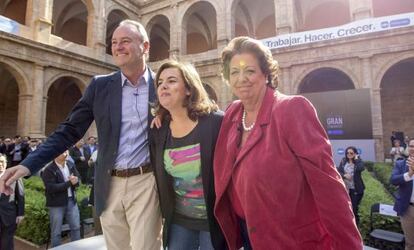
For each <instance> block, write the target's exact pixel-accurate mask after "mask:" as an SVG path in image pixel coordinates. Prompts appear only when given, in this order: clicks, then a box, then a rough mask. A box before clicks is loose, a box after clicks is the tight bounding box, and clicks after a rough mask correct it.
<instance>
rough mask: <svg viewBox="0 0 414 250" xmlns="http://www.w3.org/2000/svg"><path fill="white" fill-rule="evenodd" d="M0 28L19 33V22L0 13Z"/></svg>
mask: <svg viewBox="0 0 414 250" xmlns="http://www.w3.org/2000/svg"><path fill="white" fill-rule="evenodd" d="M0 30H1V31H5V32H7V33H12V34H15V35H17V34H18V33H19V23H18V22H16V21H13V20H11V19H9V18H7V17H4V16H2V15H0Z"/></svg>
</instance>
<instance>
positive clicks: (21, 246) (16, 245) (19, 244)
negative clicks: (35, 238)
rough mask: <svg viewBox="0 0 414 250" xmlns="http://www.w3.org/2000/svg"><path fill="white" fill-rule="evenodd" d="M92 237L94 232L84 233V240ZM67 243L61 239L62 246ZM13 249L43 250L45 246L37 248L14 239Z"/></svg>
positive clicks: (67, 239)
mask: <svg viewBox="0 0 414 250" xmlns="http://www.w3.org/2000/svg"><path fill="white" fill-rule="evenodd" d="M93 236H95V232H94V231H93V230H92V231H89V232H87V233H86V235H85V238H90V237H93ZM68 242H70V238H69V237H65V238H63V239H62V244H65V243H68ZM49 248H50V246H49ZM14 249H16V250H39V249H42V250H43V249H46V245H43V246H40V247H37V246H35V245H34V244H31V243H30V242H25V241H24V240H23V241H22V240H19V239H16V238H14ZM91 249H93V248H91ZM93 250H96V249H93Z"/></svg>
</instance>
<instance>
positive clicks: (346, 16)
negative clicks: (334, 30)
mask: <svg viewBox="0 0 414 250" xmlns="http://www.w3.org/2000/svg"><path fill="white" fill-rule="evenodd" d="M295 6H296V13H297V21H298V25H297V27H298V29H297V30H298V31H305V30H315V29H323V28H328V27H334V26H338V25H342V24H345V23H349V22H350V21H351V14H350V11H349V1H347V0H314V1H307V0H295Z"/></svg>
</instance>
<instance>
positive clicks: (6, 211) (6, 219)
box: [0, 155, 24, 250]
mask: <svg viewBox="0 0 414 250" xmlns="http://www.w3.org/2000/svg"><path fill="white" fill-rule="evenodd" d="M6 165H7V161H6V157H4V156H3V155H0V176H1V175H2V174H3V172H4V170H6ZM13 187H14V193H13V194H12V195H5V194H0V249H2V250H12V249H14V242H13V236H14V233H15V231H16V228H17V225H18V224H19V223H20V222H21V221H22V220H23V218H24V216H23V214H24V193H23V182H22V180H21V179H19V180H17V182H15V183H14V185H13Z"/></svg>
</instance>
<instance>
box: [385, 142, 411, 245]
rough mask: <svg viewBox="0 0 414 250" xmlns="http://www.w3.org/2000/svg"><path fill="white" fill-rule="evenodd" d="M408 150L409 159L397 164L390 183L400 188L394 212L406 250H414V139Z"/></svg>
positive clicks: (398, 161)
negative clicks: (401, 231) (398, 218)
mask: <svg viewBox="0 0 414 250" xmlns="http://www.w3.org/2000/svg"><path fill="white" fill-rule="evenodd" d="M407 148H408V153H409V156H408V159H403V160H397V161H396V162H395V164H394V168H393V170H392V173H391V178H390V183H391V184H393V185H395V186H397V187H398V196H397V198H396V199H395V204H394V210H395V211H396V212H397V214H398V216H400V219H401V227H402V229H403V231H404V237H405V249H406V250H414V188H413V185H414V182H413V180H414V139H410V140H409V142H408V146H407Z"/></svg>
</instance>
